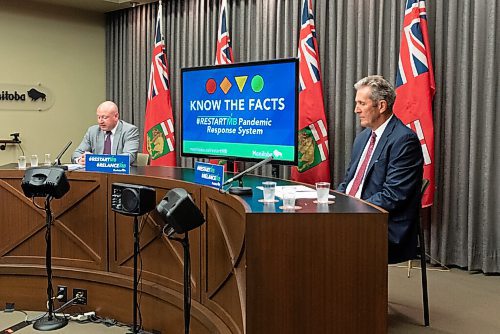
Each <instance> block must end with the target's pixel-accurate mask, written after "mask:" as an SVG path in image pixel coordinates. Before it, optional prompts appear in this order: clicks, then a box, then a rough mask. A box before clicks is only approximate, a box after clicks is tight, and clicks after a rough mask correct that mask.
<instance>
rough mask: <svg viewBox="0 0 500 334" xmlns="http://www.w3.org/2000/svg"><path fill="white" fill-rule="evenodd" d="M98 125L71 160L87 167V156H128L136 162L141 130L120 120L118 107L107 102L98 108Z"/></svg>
mask: <svg viewBox="0 0 500 334" xmlns="http://www.w3.org/2000/svg"><path fill="white" fill-rule="evenodd" d="M96 114H97V125H93V126H91V127H90V128H89V129H88V130H87V133H85V136H84V137H83V140H82V142H81V143H80V145H79V146H78V147H77V149H76V150H75V152H73V155H72V156H71V160H72V161H73V162H74V163H78V164H81V165H85V154H86V153H94V154H128V155H130V163H132V162H134V161H135V159H136V156H137V152H138V151H139V130H138V129H137V127H136V126H135V125H132V124H129V123H127V122H124V121H122V120H120V119H119V118H120V115H119V113H118V106H117V105H116V104H115V103H114V102H111V101H105V102H103V103H101V104H100V105H99V107H97V112H96Z"/></svg>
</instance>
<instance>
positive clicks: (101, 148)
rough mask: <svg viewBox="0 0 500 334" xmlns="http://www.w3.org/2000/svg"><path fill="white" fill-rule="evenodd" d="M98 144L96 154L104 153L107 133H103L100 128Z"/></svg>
mask: <svg viewBox="0 0 500 334" xmlns="http://www.w3.org/2000/svg"><path fill="white" fill-rule="evenodd" d="M97 131H98V132H97V143H96V146H95V152H94V154H102V153H103V152H104V139H105V136H106V133H105V132H104V131H102V130H101V129H100V128H97Z"/></svg>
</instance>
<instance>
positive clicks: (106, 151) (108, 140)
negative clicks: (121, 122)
mask: <svg viewBox="0 0 500 334" xmlns="http://www.w3.org/2000/svg"><path fill="white" fill-rule="evenodd" d="M102 153H103V154H111V131H106V138H105V139H104V151H103V152H102Z"/></svg>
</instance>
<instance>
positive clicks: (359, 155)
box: [338, 75, 423, 263]
mask: <svg viewBox="0 0 500 334" xmlns="http://www.w3.org/2000/svg"><path fill="white" fill-rule="evenodd" d="M354 88H355V89H356V91H357V92H356V100H355V102H356V107H355V109H354V112H355V113H356V114H357V115H358V117H359V120H360V123H361V126H362V127H364V128H365V129H364V130H363V131H362V132H361V133H359V134H358V135H357V136H356V139H355V140H354V144H353V149H352V154H351V162H350V164H349V167H348V169H347V172H346V176H345V180H344V182H342V183H341V184H340V185H339V186H338V190H339V191H341V192H344V193H346V194H349V195H351V196H354V197H357V198H361V199H363V200H365V201H367V202H369V203H373V204H375V205H377V206H379V207H381V208H383V209H385V210H387V211H388V212H389V234H388V237H389V263H397V262H401V261H406V260H408V259H409V258H411V257H413V256H414V255H415V253H416V244H417V224H416V223H417V220H418V219H419V211H420V206H421V196H420V187H421V184H422V176H423V155H422V148H421V145H420V141H419V140H418V137H417V135H416V134H415V133H414V132H413V131H412V130H411V129H410V128H408V127H406V126H405V125H404V124H403V123H402V122H401V121H400V120H399V119H398V118H397V117H396V116H395V115H394V114H393V113H392V107H393V105H394V100H395V99H396V93H395V92H394V88H393V87H392V85H391V84H390V83H389V82H387V81H386V80H385V79H384V78H382V77H381V76H377V75H374V76H368V77H366V78H363V79H361V80H360V81H358V82H357V83H356V84H355V85H354Z"/></svg>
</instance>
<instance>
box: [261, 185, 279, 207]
mask: <svg viewBox="0 0 500 334" xmlns="http://www.w3.org/2000/svg"><path fill="white" fill-rule="evenodd" d="M262 189H263V192H264V199H263V202H264V203H272V202H274V194H275V193H276V182H274V181H264V182H262Z"/></svg>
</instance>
